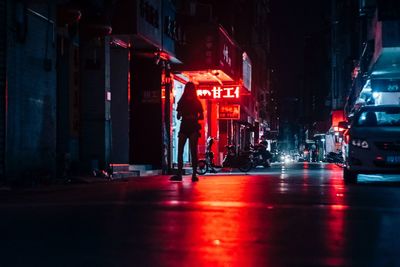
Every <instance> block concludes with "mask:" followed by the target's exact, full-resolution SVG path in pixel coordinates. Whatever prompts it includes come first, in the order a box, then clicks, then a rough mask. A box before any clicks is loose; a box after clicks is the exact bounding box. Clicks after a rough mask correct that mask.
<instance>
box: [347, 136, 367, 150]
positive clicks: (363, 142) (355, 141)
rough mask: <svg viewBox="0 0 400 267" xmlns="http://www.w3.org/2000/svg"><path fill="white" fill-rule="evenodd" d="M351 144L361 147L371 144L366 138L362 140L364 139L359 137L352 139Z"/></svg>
mask: <svg viewBox="0 0 400 267" xmlns="http://www.w3.org/2000/svg"><path fill="white" fill-rule="evenodd" d="M351 144H352V145H353V146H356V147H360V148H365V149H367V148H369V144H368V142H367V141H366V140H362V139H358V138H354V139H353V140H351Z"/></svg>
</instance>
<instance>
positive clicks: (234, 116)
mask: <svg viewBox="0 0 400 267" xmlns="http://www.w3.org/2000/svg"><path fill="white" fill-rule="evenodd" d="M218 119H220V120H239V119H240V105H238V104H228V105H226V104H225V105H222V104H221V105H219V109H218Z"/></svg>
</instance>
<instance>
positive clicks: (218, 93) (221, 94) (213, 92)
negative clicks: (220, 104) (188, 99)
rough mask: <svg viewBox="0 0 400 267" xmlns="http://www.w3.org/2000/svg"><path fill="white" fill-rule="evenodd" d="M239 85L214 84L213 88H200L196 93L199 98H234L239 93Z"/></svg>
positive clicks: (237, 96)
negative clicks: (224, 85) (223, 85)
mask: <svg viewBox="0 0 400 267" xmlns="http://www.w3.org/2000/svg"><path fill="white" fill-rule="evenodd" d="M239 92H240V87H239V86H226V87H220V86H214V87H213V88H200V89H198V90H197V95H198V97H199V98H200V99H236V98H239V96H240V94H239Z"/></svg>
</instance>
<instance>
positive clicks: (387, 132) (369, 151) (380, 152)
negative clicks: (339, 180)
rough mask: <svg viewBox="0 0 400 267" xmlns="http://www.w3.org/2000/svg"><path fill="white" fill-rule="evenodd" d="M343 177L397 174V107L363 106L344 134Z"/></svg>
mask: <svg viewBox="0 0 400 267" xmlns="http://www.w3.org/2000/svg"><path fill="white" fill-rule="evenodd" d="M343 152H344V153H343V156H344V168H343V178H344V181H345V182H346V183H356V182H357V176H358V174H360V173H365V174H367V173H375V174H383V173H400V105H383V106H364V107H362V108H360V110H359V111H358V112H357V113H356V114H355V115H354V118H353V120H352V123H351V124H350V127H349V129H347V130H346V131H345V133H344V145H343Z"/></svg>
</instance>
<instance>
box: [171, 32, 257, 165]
mask: <svg viewBox="0 0 400 267" xmlns="http://www.w3.org/2000/svg"><path fill="white" fill-rule="evenodd" d="M187 33H188V36H187V40H188V41H187V43H188V44H187V45H184V46H181V47H180V48H178V49H177V55H178V57H179V58H180V59H181V60H182V62H183V64H182V65H181V66H178V70H179V71H177V72H176V74H175V76H176V78H177V79H178V80H180V82H181V83H185V81H192V82H194V83H195V84H196V85H197V95H198V97H199V99H200V101H201V102H202V104H203V108H204V118H205V119H204V122H202V123H203V125H202V126H203V127H202V132H201V138H200V140H199V154H200V157H201V156H202V154H203V153H204V152H205V145H206V140H207V138H208V137H209V136H211V137H214V139H215V141H214V146H213V152H214V154H215V155H216V156H215V162H216V163H217V164H218V163H221V161H222V158H223V154H224V153H225V146H226V145H227V144H237V145H240V144H241V143H242V141H241V139H244V137H243V138H242V136H243V134H241V129H242V130H243V128H246V127H247V128H248V127H249V126H252V123H253V122H254V121H255V118H254V114H251V112H250V113H249V112H248V111H249V109H248V108H247V107H246V103H247V102H250V101H248V100H247V99H248V97H249V96H250V94H251V63H250V59H249V58H248V57H247V54H245V53H243V52H242V51H241V49H240V48H239V47H238V46H237V44H236V43H235V42H234V41H233V40H232V38H231V37H230V36H229V35H228V34H227V33H226V31H225V30H224V29H223V28H222V27H221V26H218V25H214V24H211V25H210V24H207V25H193V26H190V30H188V29H187ZM177 84H179V83H177ZM174 87H175V88H177V87H178V86H174ZM175 101H177V99H175ZM229 116H231V117H229ZM174 119H175V118H174ZM174 123H175V122H174ZM174 125H175V124H174ZM243 125H245V126H243ZM174 149H176V148H174ZM173 153H175V152H173Z"/></svg>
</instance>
